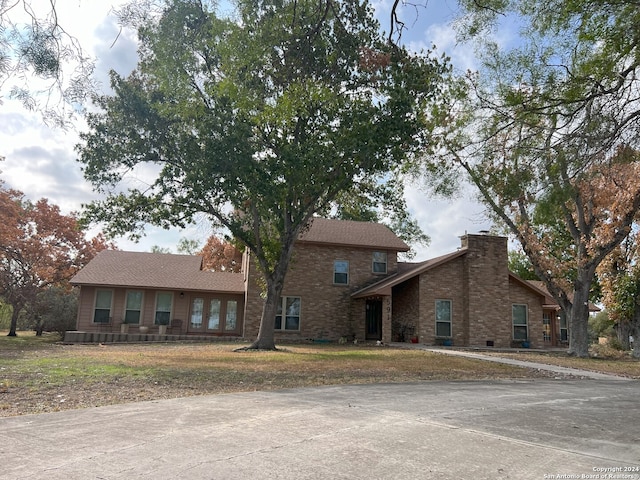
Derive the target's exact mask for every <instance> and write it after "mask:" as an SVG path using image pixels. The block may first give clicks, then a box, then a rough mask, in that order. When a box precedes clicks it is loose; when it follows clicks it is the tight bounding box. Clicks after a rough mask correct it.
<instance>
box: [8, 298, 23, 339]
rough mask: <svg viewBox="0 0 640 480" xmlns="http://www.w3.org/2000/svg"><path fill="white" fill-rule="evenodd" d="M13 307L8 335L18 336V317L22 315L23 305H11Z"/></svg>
mask: <svg viewBox="0 0 640 480" xmlns="http://www.w3.org/2000/svg"><path fill="white" fill-rule="evenodd" d="M11 307H12V308H13V312H12V313H11V325H10V326H9V333H8V334H7V337H17V336H18V334H17V333H16V330H17V328H18V317H19V316H20V311H21V310H22V305H11Z"/></svg>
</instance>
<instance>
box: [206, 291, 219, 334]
mask: <svg viewBox="0 0 640 480" xmlns="http://www.w3.org/2000/svg"><path fill="white" fill-rule="evenodd" d="M207 328H208V329H209V330H219V329H220V300H218V299H217V298H214V299H212V300H211V302H209V319H208V321H207Z"/></svg>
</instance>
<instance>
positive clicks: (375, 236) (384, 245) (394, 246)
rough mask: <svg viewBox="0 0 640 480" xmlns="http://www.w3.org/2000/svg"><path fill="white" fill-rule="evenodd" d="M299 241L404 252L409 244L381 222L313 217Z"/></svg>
mask: <svg viewBox="0 0 640 480" xmlns="http://www.w3.org/2000/svg"><path fill="white" fill-rule="evenodd" d="M298 241H299V242H301V243H323V244H332V245H348V246H353V247H368V248H380V249H384V250H394V251H397V252H406V251H408V250H409V246H408V245H407V244H406V243H404V242H403V241H402V240H401V239H400V238H398V237H397V236H396V234H395V233H393V232H392V231H391V229H390V228H389V227H387V226H386V225H383V224H381V223H374V222H356V221H352V220H335V219H327V218H319V217H315V218H313V220H312V221H311V225H310V227H309V228H308V229H307V230H305V231H304V232H303V233H302V234H301V235H300V237H299V239H298Z"/></svg>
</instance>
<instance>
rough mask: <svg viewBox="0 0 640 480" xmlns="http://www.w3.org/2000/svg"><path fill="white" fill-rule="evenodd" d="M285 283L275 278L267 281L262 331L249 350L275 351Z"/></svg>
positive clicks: (259, 331) (261, 320)
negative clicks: (281, 297) (276, 322)
mask: <svg viewBox="0 0 640 480" xmlns="http://www.w3.org/2000/svg"><path fill="white" fill-rule="evenodd" d="M282 285H283V282H281V281H280V282H276V281H275V280H274V279H273V278H269V279H267V297H266V298H265V300H264V306H263V307H262V318H261V319H260V329H259V330H258V338H256V340H255V341H254V342H253V343H252V344H251V345H250V346H249V347H247V349H248V350H275V349H276V343H275V338H274V333H275V330H274V329H275V321H276V313H278V305H279V303H280V295H281V294H282Z"/></svg>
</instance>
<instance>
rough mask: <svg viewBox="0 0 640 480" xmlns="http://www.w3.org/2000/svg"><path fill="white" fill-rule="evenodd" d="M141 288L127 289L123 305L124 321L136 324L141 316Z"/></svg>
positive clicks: (142, 296)
mask: <svg viewBox="0 0 640 480" xmlns="http://www.w3.org/2000/svg"><path fill="white" fill-rule="evenodd" d="M143 298H144V294H143V292H142V290H129V291H127V299H126V300H125V305H124V323H131V324H134V325H135V324H138V323H140V319H141V318H142V299H143Z"/></svg>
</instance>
